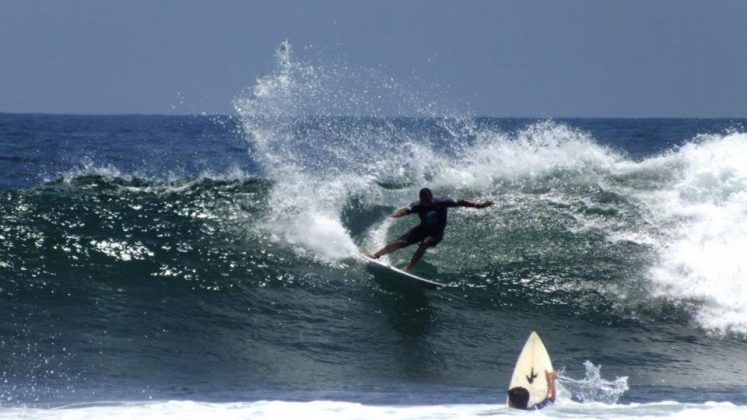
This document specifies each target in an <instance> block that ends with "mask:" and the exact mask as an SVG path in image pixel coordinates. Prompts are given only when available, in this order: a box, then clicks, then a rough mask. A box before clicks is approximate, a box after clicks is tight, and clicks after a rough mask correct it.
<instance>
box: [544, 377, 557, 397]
mask: <svg viewBox="0 0 747 420" xmlns="http://www.w3.org/2000/svg"><path fill="white" fill-rule="evenodd" d="M545 377H546V378H547V399H548V400H550V401H552V402H555V394H556V391H555V380H556V379H558V374H557V373H555V372H548V371H545Z"/></svg>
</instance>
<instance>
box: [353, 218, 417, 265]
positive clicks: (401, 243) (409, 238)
mask: <svg viewBox="0 0 747 420" xmlns="http://www.w3.org/2000/svg"><path fill="white" fill-rule="evenodd" d="M427 235H428V231H427V230H426V229H425V227H424V226H423V225H418V226H415V227H414V228H412V229H410V230H408V231H407V232H406V233H405V234H404V235H402V236H400V237H399V238H397V239H395V240H394V241H392V242H389V243H388V244H386V246H385V247H384V248H381V249H380V250H378V251H376V253H375V254H368V253H366V254H365V255H366V256H367V257H369V258H373V259H378V258H379V257H381V256H382V255H386V254H391V253H392V252H394V251H396V250H398V249H400V248H404V247H406V246H410V245H412V244H414V243H416V242H420V241H422V240H423V239H425V237H426V236H427Z"/></svg>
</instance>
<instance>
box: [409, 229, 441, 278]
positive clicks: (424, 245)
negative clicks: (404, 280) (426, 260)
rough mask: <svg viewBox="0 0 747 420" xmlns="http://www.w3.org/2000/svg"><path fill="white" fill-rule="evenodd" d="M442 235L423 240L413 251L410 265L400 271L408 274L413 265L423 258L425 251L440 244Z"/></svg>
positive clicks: (437, 234)
mask: <svg viewBox="0 0 747 420" xmlns="http://www.w3.org/2000/svg"><path fill="white" fill-rule="evenodd" d="M443 238H444V237H443V233H440V234H439V233H436V235H434V236H429V237H427V238H425V239H424V240H423V241H422V242H420V245H418V249H417V250H415V253H414V254H413V255H412V258H411V259H410V263H409V264H407V265H406V266H404V267H402V271H404V272H406V273H409V272H410V270H412V268H413V267H415V264H417V263H418V261H420V259H421V258H423V255H424V254H425V250H426V249H428V248H430V247H432V246H436V245H438V243H439V242H441V239H443Z"/></svg>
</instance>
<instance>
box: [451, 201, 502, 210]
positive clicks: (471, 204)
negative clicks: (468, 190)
mask: <svg viewBox="0 0 747 420" xmlns="http://www.w3.org/2000/svg"><path fill="white" fill-rule="evenodd" d="M493 204H495V203H494V202H493V201H490V200H487V201H483V202H482V203H477V202H475V201H467V200H457V205H458V206H460V207H470V208H473V209H484V208H485V207H490V206H492V205H493Z"/></svg>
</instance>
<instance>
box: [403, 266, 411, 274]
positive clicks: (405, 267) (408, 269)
mask: <svg viewBox="0 0 747 420" xmlns="http://www.w3.org/2000/svg"><path fill="white" fill-rule="evenodd" d="M401 270H402V271H404V272H405V273H409V272H410V270H412V267H410V266H409V265H406V266H404V267H402V268H401Z"/></svg>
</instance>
